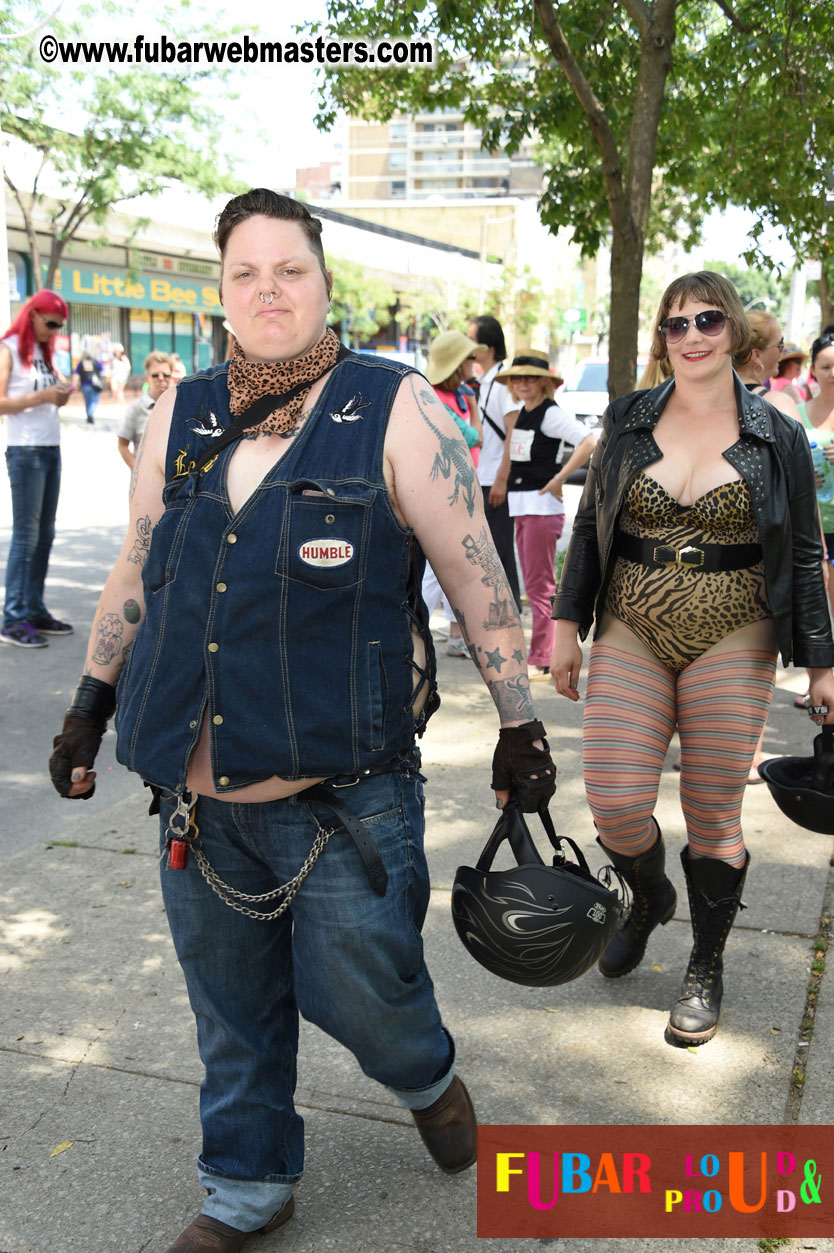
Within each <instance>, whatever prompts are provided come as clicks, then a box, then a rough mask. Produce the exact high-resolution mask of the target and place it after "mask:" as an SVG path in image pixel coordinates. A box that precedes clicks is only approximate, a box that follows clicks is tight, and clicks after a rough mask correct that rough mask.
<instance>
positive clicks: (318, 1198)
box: [0, 619, 834, 1253]
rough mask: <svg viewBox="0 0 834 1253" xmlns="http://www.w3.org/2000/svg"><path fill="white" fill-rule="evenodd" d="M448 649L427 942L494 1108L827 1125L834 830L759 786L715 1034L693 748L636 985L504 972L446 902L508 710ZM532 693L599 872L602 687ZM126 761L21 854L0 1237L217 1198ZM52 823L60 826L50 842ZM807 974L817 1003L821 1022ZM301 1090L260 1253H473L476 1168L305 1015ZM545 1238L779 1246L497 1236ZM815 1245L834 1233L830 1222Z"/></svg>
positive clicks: (648, 1119)
mask: <svg viewBox="0 0 834 1253" xmlns="http://www.w3.org/2000/svg"><path fill="white" fill-rule="evenodd" d="M435 621H437V622H438V623H439V621H440V620H439V619H436V620H435ZM439 653H440V660H439V669H440V685H441V694H442V698H443V705H442V708H441V710H440V712H439V713H438V714H437V715H436V716H435V718H434V719H433V721H432V723H431V726H430V729H429V731H428V733H427V735H426V737H425V739H424V742H423V750H424V760H425V773H426V775H427V776H428V784H427V807H426V816H427V846H428V854H429V861H430V866H431V870H432V879H433V893H432V901H431V907H430V910H429V915H428V920H427V923H426V928H425V942H426V950H427V959H428V964H429V968H430V970H431V971H432V974H433V976H434V979H435V982H436V985H437V993H438V999H439V1002H440V1006H441V1009H442V1011H443V1014H444V1018H445V1020H446V1022H447V1025H448V1026H449V1028H450V1029H451V1031H452V1032H453V1034H454V1036H455V1038H456V1042H457V1050H458V1064H459V1069H460V1073H461V1075H462V1076H463V1077H464V1078H465V1079H466V1082H467V1085H468V1086H469V1088H470V1091H471V1093H472V1096H473V1099H474V1102H475V1105H476V1108H477V1110H478V1112H479V1115H480V1118H481V1120H482V1121H483V1122H489V1123H528V1122H529V1123H543V1124H564V1123H615V1124H616V1123H638V1124H643V1123H649V1124H652V1123H669V1124H675V1123H688V1124H698V1123H711V1124H735V1123H740V1124H755V1123H773V1124H781V1123H793V1122H800V1123H828V1122H831V1121H832V1117H831V1106H832V1092H833V1091H834V994H832V977H834V976H832V974H831V973H830V971H829V972H828V973H826V974H825V975H824V976H823V977H822V978H821V979H819V978H817V979H812V976H811V970H810V967H811V962H812V959H813V945H812V940H813V938H814V937H815V936H817V934H818V933H819V930H820V926H821V919H822V918H827V919H830V918H831V904H832V875H833V874H834V872H832V871H831V870H830V863H831V854H832V841H831V839H830V838H827V837H824V836H820V835H814V834H812V833H810V832H806V831H802V830H800V829H799V828H797V827H795V826H793V825H792V824H791V823H790V822H788V820H787V819H785V818H784V817H783V816H782V815H781V814H780V813H779V812H778V810H777V809H776V807H775V805H774V804H773V802H772V800H771V798H770V795H769V793H768V791H767V789H766V788H765V787H764V786H760V787H750V788H749V789H748V793H747V796H746V800H745V831H746V836H747V842H748V845H749V847H750V849H751V851H752V863H751V869H750V874H749V876H748V880H747V887H746V890H745V900H746V903H747V905H748V908H747V910H746V911H745V912H744V913H742V914H741V915H740V917H739V920H738V922H737V924H736V926H735V928H734V930H733V931H732V933H731V935H730V939H729V943H728V946H727V978H726V984H727V990H726V994H725V1006H724V1010H723V1013H722V1019H721V1026H720V1029H719V1033H718V1035H717V1036H716V1038H715V1039H714V1040H713V1041H712V1042H711V1043H709V1044H708V1045H706V1046H704V1047H702V1048H700V1049H693V1050H677V1049H673V1048H670V1047H669V1046H668V1045H667V1044H666V1043H665V1042H664V1039H663V1030H664V1024H665V1021H666V1017H667V1013H668V1008H669V1006H670V1004H671V1003H672V1001H673V1000H674V998H675V995H676V993H677V988H678V984H679V981H680V977H681V974H682V972H683V969H684V967H685V964H686V960H687V955H688V951H689V947H690V942H691V940H690V930H689V924H688V921H687V917H688V911H687V906H686V892H685V889H684V883H683V877H682V873H681V869H680V863H679V859H678V852H679V850H680V848H681V847H682V824H681V818H680V810H679V807H678V803H677V784H678V775H677V774H675V773H674V772H673V770H672V768H671V767H672V760H673V757H674V751H672V752H670V756H669V759H668V761H667V770H666V771H665V773H664V776H663V781H662V787H661V795H660V802H659V808H658V817H659V821H660V823H661V825H662V827H663V830H664V833H665V835H666V838H667V841H668V846H669V858H668V862H669V871H670V874H671V877H672V878H673V879H674V881H675V885H676V887H677V889H678V892H679V905H678V911H677V914H676V917H675V919H674V920H673V921H672V922H671V923H670V924H669V925H668V926H666V927H663V928H661V929H658V931H657V932H655V933H654V935H653V936H652V939H651V942H650V944H649V950H648V953H647V956H646V959H645V961H644V962H643V964H642V966H641V967H640V968H639V969H638V970H637V971H635V972H634V973H633V974H631V975H629V976H628V977H626V978H624V979H620V980H605V979H603V978H602V977H601V976H600V975H599V974H598V973H597V972H596V971H591V972H590V973H589V974H587V975H586V976H585V977H584V978H582V979H580V980H578V981H577V982H575V983H572V984H569V985H568V986H566V987H561V988H553V989H542V990H538V989H527V988H521V987H517V986H516V985H514V984H510V983H506V982H504V981H502V980H499V979H497V978H494V977H493V976H491V975H490V974H488V973H487V972H486V971H485V970H483V969H481V967H480V966H478V965H476V964H475V963H474V962H473V961H472V960H471V958H470V957H469V956H468V955H467V954H466V952H465V950H464V949H463V947H462V946H461V945H460V943H459V941H458V939H457V937H456V935H455V933H454V930H453V927H452V923H451V918H450V910H449V903H450V889H451V885H452V880H453V877H454V873H455V869H456V867H457V866H458V865H459V864H460V863H462V862H466V863H469V864H473V863H474V860H475V859H476V858H477V856H478V854H479V852H480V850H481V847H482V845H483V843H484V842H485V840H486V837H487V835H488V834H489V832H490V830H491V829H492V826H493V825H494V822H495V818H496V813H495V809H494V808H493V798H492V793H491V792H490V789H489V763H490V760H491V756H492V750H493V746H494V742H495V733H496V721H495V713H494V710H493V708H492V705H491V702H490V700H489V697H488V695H487V692H486V689H485V688H484V687H483V685H482V684H481V683H480V681H479V679H478V678H477V677H476V674H475V671H474V668H473V667H472V666H471V663H470V662H469V661H468V660H467V659H452V658H448V657H446V656H445V655H444V650H443V647H442V646H441V647H440V649H439ZM583 686H584V680H583ZM802 690H803V675H802V673H801V672H797V671H792V672H789V673H787V674H785V673H782V672H780V675H779V687H778V690H777V692H776V696H775V701H774V708H773V713H772V717H771V720H770V723H769V728H768V735H767V738H766V748H767V750H768V751H769V752H772V753H778V754H781V753H785V752H794V751H798V752H804V751H805V750H806V749H807V750H808V751H810V743H811V732H810V731H809V727H808V719H807V717H806V716H805V715H804V714H802V713H801V712H800V711H798V710H795V709H794V708H793V697H794V695H795V693H797V692H800V691H802ZM534 693H535V698H536V703H537V711H538V713H539V716H540V717H541V718H542V720H543V721H544V723H545V725H546V726H547V727H548V728H549V731H550V739H551V746H552V749H553V752H554V755H555V757H556V759H557V761H558V763H559V779H560V781H559V790H558V792H557V795H556V798H555V800H554V803H553V805H552V813H553V815H554V818H555V821H556V826H557V830H560V831H564V832H565V833H569V834H571V835H572V836H574V838H576V839H577V841H578V842H579V843H580V845H581V846H582V848H583V850H584V851H585V853H586V855H587V857H588V859H589V861H590V863H591V865H592V867H594V868H598V867H599V866H600V865H601V864H602V857H601V854H600V850H599V849H598V847H597V846H596V844H595V843H594V830H593V825H592V822H591V819H590V816H589V813H588V810H587V807H586V805H585V802H584V796H583V788H582V780H581V770H580V727H581V704H579V705H573V704H570V703H569V702H567V701H564V700H562V699H560V698H559V697H558V696H557V695H556V694H555V692H554V691H553V689H552V686H551V685H550V684H549V682H537V683H535V684H534ZM111 734H112V733H111ZM32 768H33V769H35V767H34V766H33V767H32ZM108 781H109V780H108V776H107V775H105V776H103V777H102V779H101V781H100V786H99V789H98V791H97V793H96V796H95V798H94V799H93V800H92V801H91V802H89V803H86V804H84V805H80V806H78V812H77V814H76V813H73V818H72V825H70V826H69V828H68V827H67V821H66V812H65V811H64V810H62V811H61V820H60V822H59V820H58V817H57V814H58V810H57V809H56V818H55V826H54V828H52V829H50V824H49V822H47V823H46V825H45V827H44V829H43V831H42V839H40V840H39V842H38V843H37V844H36V845H35V846H33V847H32V848H30V849H28V850H27V851H25V852H21V853H18V854H16V855H15V856H13V857H11V858H9V859H8V860H6V861H5V862H4V863H3V864H2V878H0V1094H2V1096H0V1109H2V1115H0V1119H1V1120H0V1162H2V1166H1V1167H0V1169H1V1170H2V1183H1V1184H0V1253H35V1250H38V1251H40V1250H49V1253H164V1250H165V1249H166V1248H167V1246H168V1244H169V1243H170V1242H171V1241H172V1240H173V1239H174V1237H175V1236H176V1235H177V1234H178V1233H179V1231H180V1230H181V1229H182V1228H183V1227H184V1226H185V1225H187V1223H188V1222H189V1221H190V1219H191V1218H192V1217H193V1216H194V1215H195V1214H196V1212H197V1211H198V1210H199V1207H200V1204H201V1200H202V1196H203V1194H202V1190H201V1189H200V1187H199V1185H198V1183H197V1180H196V1177H195V1169H194V1157H195V1154H196V1152H197V1151H198V1149H199V1121H198V1085H199V1082H200V1065H199V1061H198V1058H197V1050H196V1043H195V1033H194V1026H193V1019H192V1015H191V1012H190V1010H189V1007H188V1003H187V998H186V994H185V989H184V984H183V980H182V976H181V974H180V971H179V968H178V966H177V963H176V960H175V958H174V954H173V949H172V946H171V942H170V938H169V935H168V929H167V926H166V922H165V917H164V914H163V910H162V904H161V900H160V894H159V886H158V880H157V875H158V870H157V866H158V862H157V837H156V821H155V820H154V819H151V818H148V817H147V815H146V812H145V810H146V807H147V795H148V794H147V792H146V791H145V790H144V789H143V788H142V787H141V786H139V785H138V783H137V787H136V789H135V794H131V795H128V796H127V797H126V798H122V799H119V800H117V801H115V802H114V801H113V800H112V799H110V800H108V791H107V784H108ZM111 798H112V793H111ZM55 804H56V806H60V805H61V802H59V801H58V800H57V799H56V801H55ZM53 830H56V831H58V832H59V833H60V841H61V842H60V843H50V837H51V836H52V834H53ZM325 855H326V854H325ZM313 873H315V871H314V872H313ZM302 890H303V889H302ZM253 925H257V924H253ZM823 925H825V926H826V927H827V929H828V932H829V934H830V923H826V924H823ZM809 981H810V982H812V983H813V985H814V986H816V987H817V989H818V999H817V1001H816V1017H815V1020H814V1023H813V1028H812V1030H811V1031H809V1030H808V1029H807V1022H806V1030H805V1031H804V1032H803V1030H802V1024H803V1019H804V1018H805V1017H806V1008H807V1004H806V1002H807V1001H808V989H809ZM812 999H813V998H812ZM794 1077H795V1078H796V1080H798V1081H801V1082H794ZM297 1099H298V1106H299V1109H300V1111H301V1113H302V1114H303V1116H304V1119H305V1122H306V1127H307V1173H306V1174H305V1177H304V1179H303V1181H302V1182H301V1184H300V1185H299V1187H298V1189H297V1193H296V1196H297V1210H296V1215H297V1216H296V1218H295V1219H294V1220H293V1222H291V1223H290V1224H289V1225H288V1226H287V1227H286V1228H284V1229H282V1230H281V1231H279V1232H276V1233H274V1234H273V1235H271V1236H268V1237H257V1238H256V1239H253V1241H252V1248H253V1251H254V1250H255V1249H258V1250H261V1249H262V1250H263V1253H268V1250H272V1249H275V1250H276V1251H277V1250H279V1249H280V1250H283V1251H284V1253H312V1251H313V1250H315V1251H316V1253H318V1251H319V1250H322V1249H335V1250H337V1251H338V1253H354V1251H356V1253H359V1251H360V1250H361V1251H362V1253H365V1251H367V1253H383V1251H386V1253H387V1251H389V1250H406V1251H407V1253H472V1251H473V1250H474V1249H475V1248H476V1247H477V1244H478V1241H477V1237H476V1225H475V1202H476V1175H475V1171H474V1170H471V1171H469V1172H467V1173H466V1174H464V1175H463V1176H456V1177H451V1178H450V1177H447V1176H444V1175H442V1174H441V1173H440V1172H439V1171H438V1170H437V1169H436V1168H435V1167H434V1165H433V1164H432V1162H431V1161H430V1159H429V1157H428V1155H427V1154H426V1152H425V1150H424V1149H423V1147H422V1144H421V1142H420V1140H419V1138H418V1136H417V1134H416V1131H415V1130H414V1128H413V1126H412V1124H411V1119H410V1117H409V1115H408V1114H407V1113H406V1112H405V1111H403V1110H402V1109H401V1108H400V1107H399V1106H398V1105H397V1104H396V1103H395V1101H394V1099H393V1098H392V1097H391V1096H390V1095H389V1094H388V1092H387V1091H386V1090H384V1089H382V1088H380V1087H378V1086H377V1085H376V1084H374V1083H372V1082H371V1081H370V1080H368V1079H366V1078H365V1077H364V1076H363V1075H362V1073H361V1072H360V1070H359V1068H358V1066H357V1065H356V1063H355V1061H354V1060H353V1058H352V1057H351V1056H349V1055H348V1054H347V1053H346V1052H344V1051H343V1050H342V1049H341V1048H340V1047H339V1046H337V1045H336V1044H334V1043H333V1042H332V1041H331V1040H330V1039H329V1038H328V1037H326V1036H325V1035H323V1034H322V1033H321V1032H320V1031H318V1030H317V1029H316V1028H314V1027H310V1026H308V1025H307V1024H304V1025H303V1027H302V1040H301V1049H300V1065H299V1086H298V1094H297ZM831 1184H832V1181H830V1180H829V1181H828V1186H831ZM832 1235H834V1233H832ZM545 1245H546V1246H549V1247H550V1248H552V1249H553V1250H557V1251H558V1253H562V1251H563V1250H564V1253H585V1251H586V1250H587V1251H588V1253H607V1251H608V1250H611V1251H612V1253H613V1251H614V1250H620V1249H622V1250H628V1253H631V1250H642V1249H645V1250H649V1249H651V1250H652V1251H653V1253H667V1251H668V1253H671V1251H672V1250H675V1251H676V1253H677V1251H678V1250H681V1249H684V1247H685V1249H686V1251H687V1253H688V1251H689V1250H690V1249H692V1250H695V1249H699V1248H701V1247H703V1248H704V1250H705V1251H708V1253H724V1251H725V1250H726V1251H729V1250H739V1251H747V1250H749V1251H750V1253H753V1251H754V1250H756V1249H757V1248H758V1245H757V1243H756V1242H755V1241H753V1240H720V1239H719V1240H710V1241H699V1240H691V1241H685V1242H684V1241H680V1240H674V1241H673V1240H651V1241H649V1240H645V1241H634V1240H628V1241H626V1240H590V1239H588V1240H581V1239H559V1238H558V1236H554V1238H553V1239H546V1240H494V1241H493V1242H492V1243H491V1245H490V1246H489V1247H490V1248H494V1249H496V1250H498V1251H505V1253H511V1251H513V1250H519V1251H523V1253H527V1251H528V1250H529V1251H531V1253H532V1250H533V1249H534V1248H535V1249H538V1248H539V1247H541V1246H545ZM247 1247H248V1246H247ZM794 1247H796V1248H802V1249H815V1250H831V1251H834V1239H830V1240H829V1239H825V1240H822V1239H820V1240H816V1241H814V1240H804V1241H801V1242H799V1243H798V1244H797V1245H795V1246H794Z"/></svg>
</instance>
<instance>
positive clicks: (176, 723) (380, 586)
mask: <svg viewBox="0 0 834 1253" xmlns="http://www.w3.org/2000/svg"><path fill="white" fill-rule="evenodd" d="M227 373H228V363H225V364H223V365H220V366H216V367H215V368H214V369H211V370H207V371H204V372H203V373H201V374H197V375H194V376H193V377H191V378H187V379H185V380H183V381H182V382H181V383H180V384H179V386H178V390H177V400H176V404H175V407H174V414H173V418H172V422H171V433H170V438H169V441H168V450H167V458H166V475H165V478H166V486H165V490H164V493H163V500H164V503H165V512H164V513H163V515H162V517H161V518H160V520H159V522H158V523H157V525H156V527H155V528H154V531H153V536H152V539H151V545H150V551H149V553H148V557H147V561H146V563H145V567H144V570H143V573H142V577H143V582H144V589H145V607H146V612H145V617H144V619H143V621H142V623H141V625H140V627H139V630H138V633H137V635H136V639H135V642H134V645H133V649H132V652H131V655H130V658H129V660H128V664H127V667H126V669H125V671H124V673H123V675H122V678H121V680H120V683H119V688H118V712H117V720H116V725H117V729H118V747H117V756H118V759H119V761H120V762H122V763H123V764H124V765H126V766H127V767H128V768H129V769H130V770H135V771H136V772H137V773H138V774H140V775H141V776H142V777H143V778H144V779H145V780H147V781H148V782H149V783H152V784H154V785H156V786H160V787H164V788H167V789H169V790H171V791H174V792H178V791H180V790H182V788H183V787H184V786H185V778H186V771H187V767H188V761H189V758H190V756H191V753H192V752H193V750H194V747H195V745H196V743H197V739H198V736H199V731H200V727H201V725H202V720H203V714H204V712H207V714H208V718H207V723H208V729H209V734H210V739H211V764H212V776H213V779H214V786H215V788H216V789H217V791H218V792H221V793H222V792H230V793H231V792H234V791H235V790H236V789H238V788H242V787H246V786H247V785H249V784H252V783H258V782H261V781H262V780H264V779H268V778H270V777H272V776H273V775H278V776H280V777H281V778H284V779H298V778H304V777H313V776H324V777H330V776H332V775H338V774H353V773H360V772H362V771H364V770H369V769H372V768H374V767H376V766H379V765H380V764H382V763H385V762H386V761H388V760H391V759H393V758H395V757H397V756H398V755H400V754H403V753H406V752H407V751H408V750H409V749H410V748H411V747H412V745H413V742H414V736H415V734H418V735H419V734H422V732H423V729H424V727H425V724H426V722H427V721H428V718H429V716H430V715H431V713H432V712H433V711H434V709H435V708H436V707H437V704H438V703H439V702H438V699H437V688H436V679H435V657H434V648H433V645H432V641H431V634H430V632H429V629H428V619H427V614H426V609H425V605H424V603H423V600H422V597H421V595H420V586H421V582H422V577H423V570H424V566H425V558H424V557H423V554H422V550H421V549H420V546H419V544H418V543H417V540H416V538H415V536H414V533H413V531H411V530H410V529H409V528H408V527H405V526H403V525H402V524H401V523H400V522H399V521H398V520H397V517H396V515H395V513H394V510H393V507H392V504H391V499H390V496H389V494H388V489H387V487H386V485H385V480H384V477H383V443H384V440H385V432H386V429H387V425H388V418H389V415H390V412H391V406H392V403H393V401H394V397H395V395H396V393H397V389H398V388H399V386H400V384H401V382H402V379H403V378H404V376H405V375H406V374H407V373H408V370H407V368H405V367H403V366H400V365H398V364H396V363H389V362H387V361H384V360H382V359H380V358H374V357H368V356H363V357H349V358H347V359H346V360H345V361H343V362H341V363H340V364H339V365H338V366H337V367H336V368H335V369H334V370H333V372H332V373H331V375H330V378H329V379H328V380H327V382H326V383H325V386H324V388H323V390H322V393H321V396H320V397H319V400H318V401H317V403H316V405H315V406H314V408H313V410H312V412H311V414H310V416H309V417H308V419H307V421H306V423H305V425H304V426H303V427H302V429H301V432H300V434H299V435H298V436H297V437H296V438H295V440H294V441H293V443H292V446H291V447H290V448H289V449H288V450H287V451H286V452H285V453H284V455H283V456H282V457H281V459H280V460H279V461H278V463H277V464H276V465H275V466H273V467H272V469H270V470H269V471H268V473H267V474H266V476H265V477H264V479H263V480H262V481H261V483H260V484H259V486H258V487H257V488H256V489H255V490H254V492H253V493H252V495H251V496H250V497H249V499H248V500H247V501H246V503H245V504H244V505H243V506H242V508H241V509H240V511H239V513H237V514H234V513H233V511H232V508H231V506H230V503H229V498H228V494H227V490H226V472H227V468H228V464H229V460H230V458H231V456H232V453H233V452H234V449H235V448H236V447H237V445H236V444H231V445H229V446H228V447H226V448H225V449H223V450H222V451H221V452H220V454H219V456H218V457H217V458H216V459H214V460H209V461H208V462H207V463H206V464H205V465H204V467H203V468H202V469H201V470H200V469H195V466H196V465H197V463H198V462H199V461H200V458H201V457H202V456H203V454H204V453H205V452H206V450H207V449H209V448H210V447H211V442H212V439H213V438H214V437H215V435H218V434H219V433H220V432H221V431H222V430H223V428H224V427H226V426H228V425H229V424H230V423H231V422H232V420H233V419H232V416H231V414H230V412H229V391H228V385H227ZM412 628H416V630H417V631H418V633H419V634H420V635H421V636H422V638H423V640H424V642H425V648H426V666H425V668H424V669H422V670H421V669H419V668H418V666H417V663H416V661H415V660H414V658H413V643H412ZM415 681H416V691H415ZM418 694H419V695H420V696H425V697H426V700H425V704H424V707H423V709H422V711H421V712H420V713H419V714H418V715H416V716H415V712H414V705H415V701H416V697H417V695H418Z"/></svg>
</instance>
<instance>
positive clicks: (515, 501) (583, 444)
mask: <svg viewBox="0 0 834 1253" xmlns="http://www.w3.org/2000/svg"><path fill="white" fill-rule="evenodd" d="M496 380H497V382H499V383H506V384H507V386H508V387H509V390H510V394H511V395H512V397H513V399H514V400H515V401H517V402H518V403H519V405H520V408H519V410H518V412H517V413H515V414H510V415H509V416H508V418H507V441H506V444H505V446H504V456H503V459H502V462H501V468H500V470H499V473H498V475H497V476H496V480H495V481H496V483H504V482H506V483H507V488H508V490H507V502H508V505H509V510H510V517H512V518H514V519H515V541H516V547H517V548H518V557H519V561H520V562H521V574H522V577H523V579H524V587H525V590H526V592H527V598H528V600H529V601H530V610H531V612H532V615H533V634H532V638H531V641H530V653H529V657H528V664H529V666H530V668H531V669H537V670H538V671H539V672H540V674H542V675H547V674H548V673H549V670H550V658H551V655H552V653H553V644H554V640H555V637H556V627H555V624H554V622H553V620H552V618H551V617H550V605H551V597H552V596H553V595H554V594H555V592H556V579H555V575H554V562H555V558H556V544H557V542H558V539H559V536H560V535H561V534H562V529H563V527H564V525H565V506H564V504H563V503H562V488H563V487H564V485H565V483H566V482H567V478H568V475H569V474H572V473H573V472H574V470H578V469H580V467H581V466H584V465H585V463H586V462H587V461H589V460H590V458H591V453H592V452H593V451H594V443H595V440H594V436H593V435H591V434H590V433H589V431H588V429H587V427H586V426H585V425H584V423H582V422H580V421H579V419H578V418H575V417H573V416H572V415H571V414H568V413H565V411H564V410H563V409H560V408H559V406H558V405H557V404H556V402H555V401H554V399H553V393H554V392H555V390H556V387H557V385H558V384H559V383H561V382H562V380H561V379H560V378H557V376H556V375H554V374H552V373H551V372H550V368H549V366H548V362H547V357H546V356H545V354H544V353H542V352H539V351H538V350H536V349H534V348H524V349H522V351H521V353H520V354H519V355H518V356H516V357H514V358H513V363H512V365H511V366H510V367H509V368H508V369H506V370H504V371H502V372H501V373H500V374H498V375H497V376H496ZM534 677H535V676H534Z"/></svg>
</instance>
